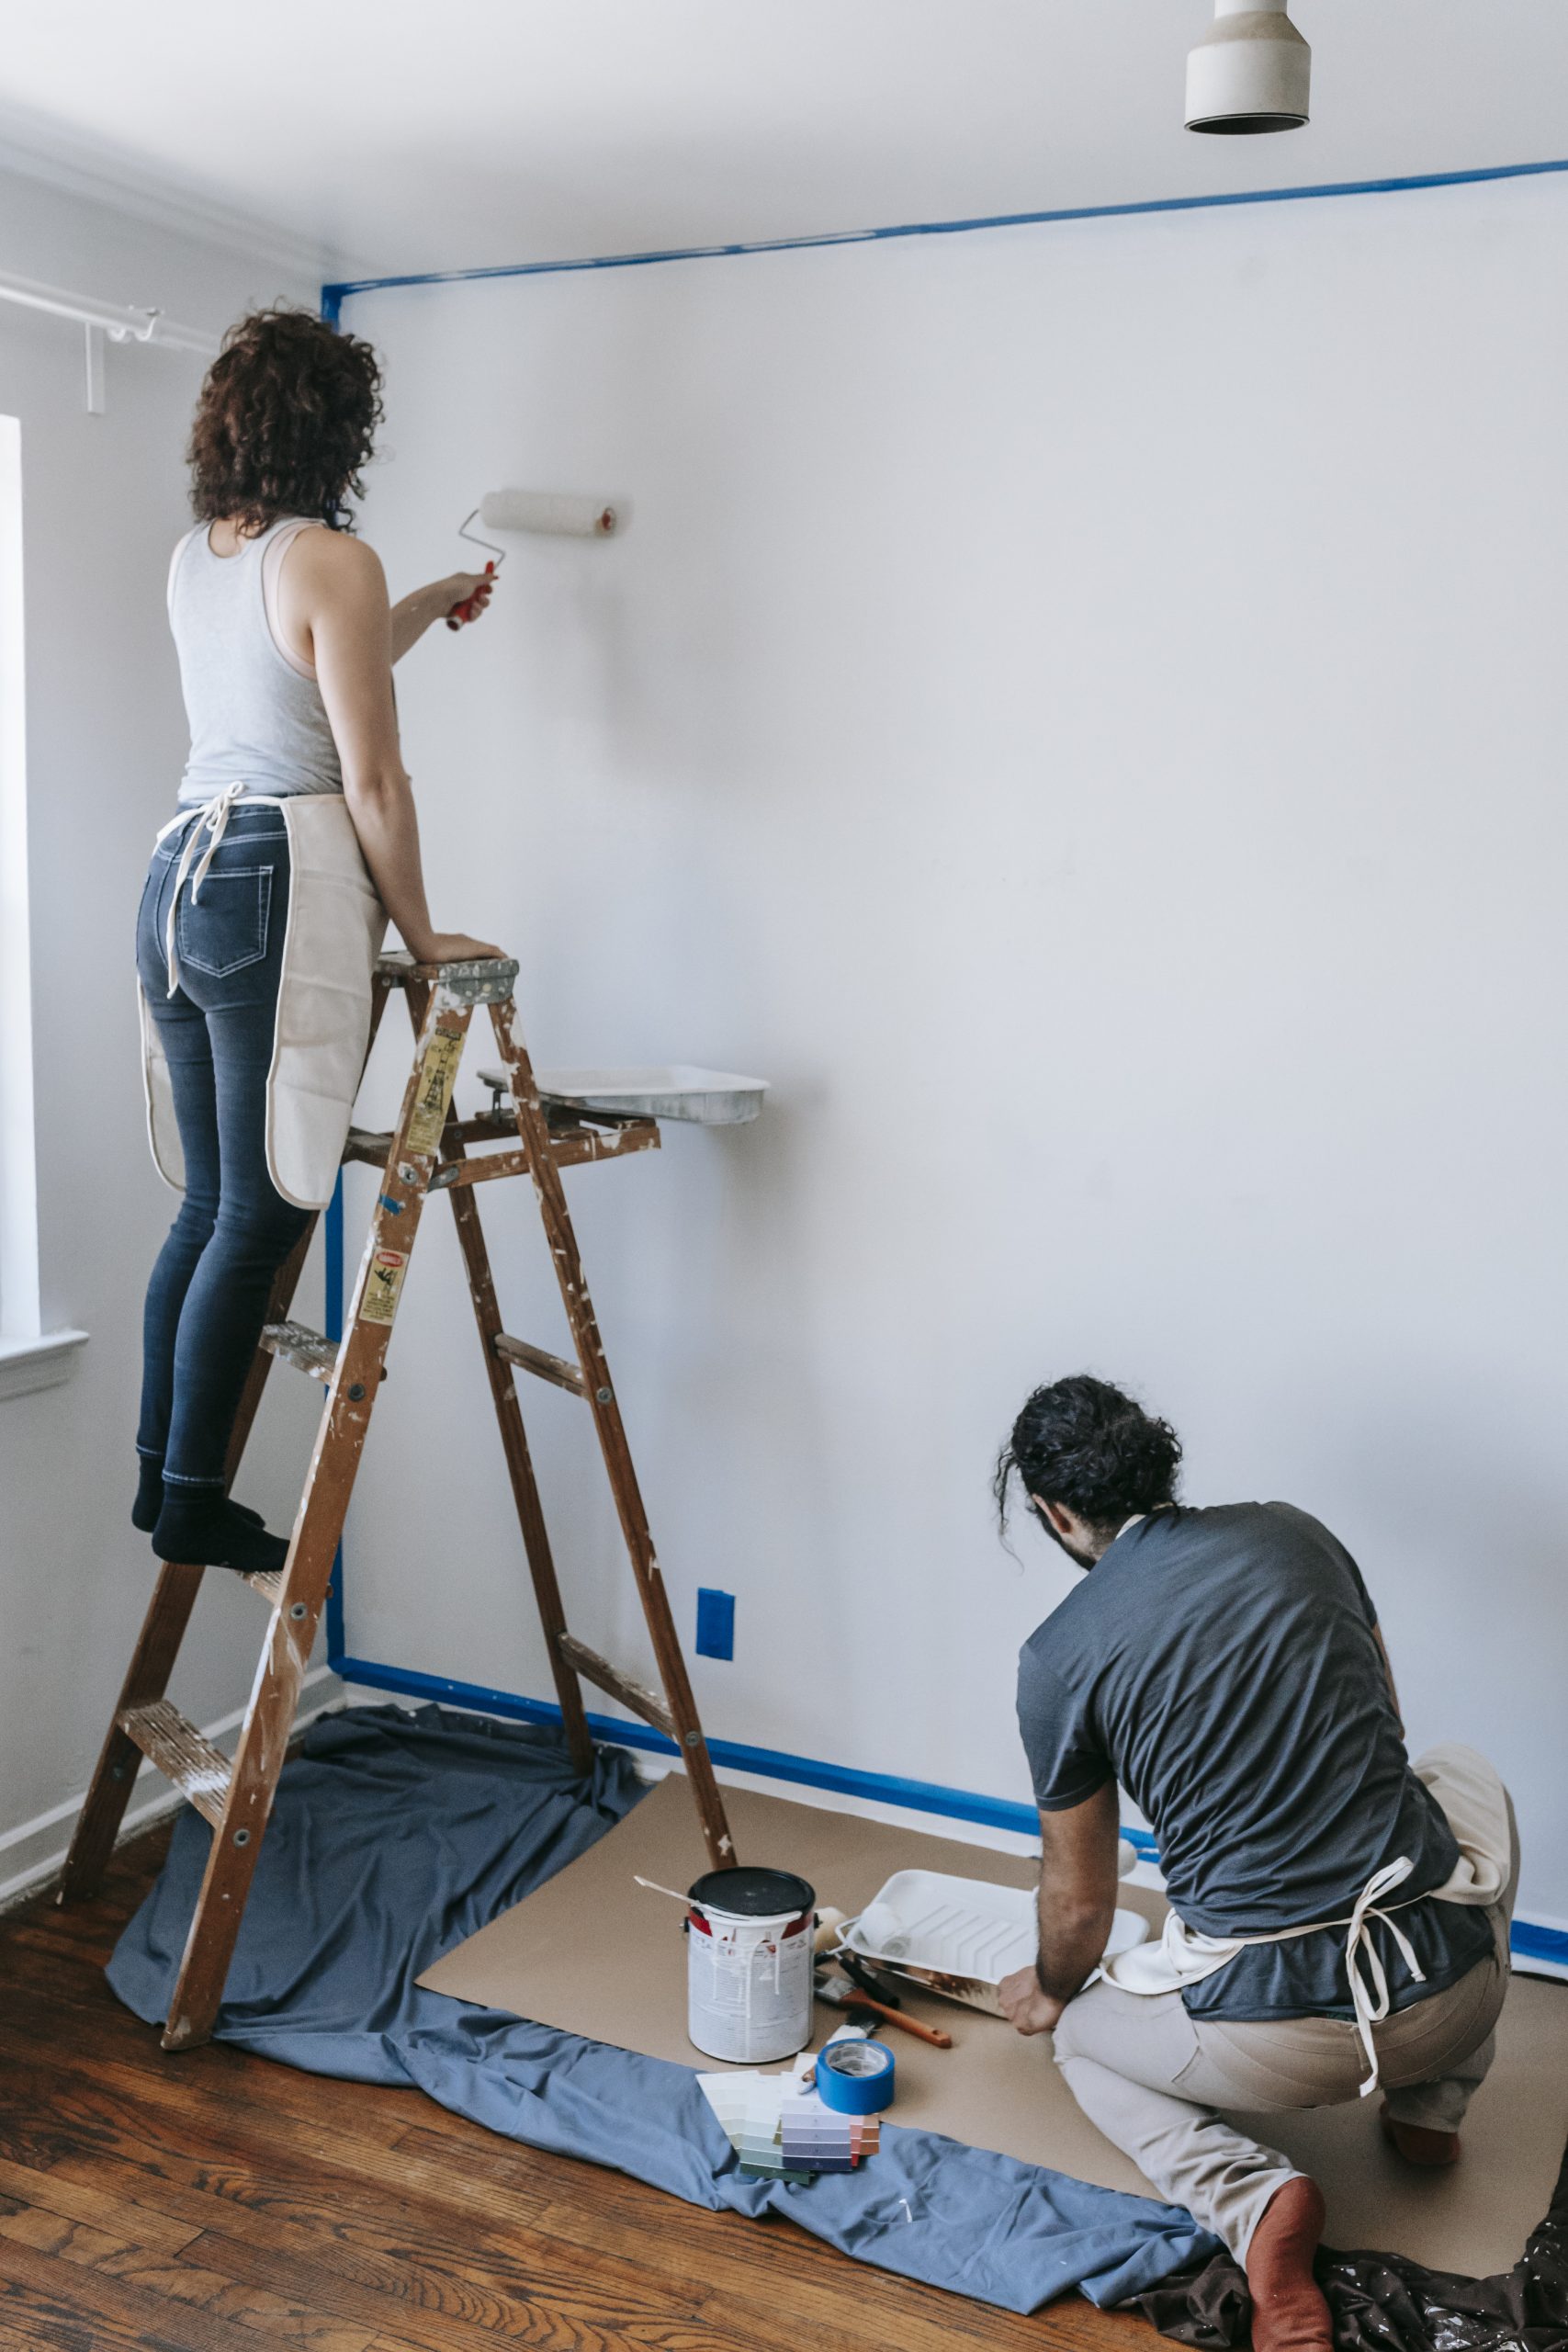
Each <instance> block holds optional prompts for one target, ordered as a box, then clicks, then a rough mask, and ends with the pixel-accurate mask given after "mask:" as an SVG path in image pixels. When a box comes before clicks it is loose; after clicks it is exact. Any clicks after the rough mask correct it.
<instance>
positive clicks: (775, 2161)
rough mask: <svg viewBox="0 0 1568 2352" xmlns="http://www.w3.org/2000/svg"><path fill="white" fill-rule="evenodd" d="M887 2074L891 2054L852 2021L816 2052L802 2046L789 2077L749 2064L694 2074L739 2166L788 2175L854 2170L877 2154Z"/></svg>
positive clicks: (888, 2090)
mask: <svg viewBox="0 0 1568 2352" xmlns="http://www.w3.org/2000/svg"><path fill="white" fill-rule="evenodd" d="M893 2080H894V2065H893V2053H892V2052H891V2051H890V2050H885V2049H884V2048H883V2046H882V2044H881V2043H880V2042H879V2041H870V2040H869V2039H868V2038H867V2036H866V2035H865V2033H864V2032H863V2030H861V2029H860V2028H859V2027H857V2026H845V2027H842V2028H841V2029H840V2031H839V2032H838V2033H836V2034H834V2035H833V2036H832V2038H831V2039H830V2040H829V2041H827V2042H825V2043H824V2045H823V2047H822V2050H821V2052H820V2053H819V2054H818V2056H817V2057H816V2058H811V2057H807V2055H806V2054H805V2053H804V2052H803V2053H802V2054H801V2056H800V2057H798V2058H797V2059H796V2060H795V2066H794V2068H793V2070H792V2071H791V2072H790V2073H789V2074H787V2075H764V2074H761V2073H758V2072H756V2071H755V2070H752V2069H747V2070H744V2071H741V2070H736V2071H734V2072H730V2073H726V2074H722V2075H698V2076H697V2081H698V2083H699V2084H700V2085H701V2086H702V2092H703V2096H704V2098H705V2099H706V2100H707V2103H708V2105H709V2106H710V2107H711V2108H712V2109H713V2111H714V2113H715V2114H716V2116H717V2118H718V2120H719V2121H720V2123H721V2124H722V2125H723V2127H724V2130H725V2133H726V2135H727V2137H728V2141H729V2143H730V2145H731V2146H732V2147H733V2148H734V2150H735V2153H736V2154H737V2155H738V2156H739V2159H740V2169H741V2171H742V2172H745V2173H752V2174H755V2175H757V2176H758V2177H761V2178H763V2179H768V2180H794V2181H803V2180H809V2179H811V2178H812V2177H813V2176H814V2175H816V2174H817V2173H819V2172H853V2171H854V2170H855V2168H856V2166H857V2165H860V2164H861V2163H862V2162H863V2160H864V2158H865V2157H867V2156H874V2154H876V2152H877V2149H878V2147H879V2146H880V2145H881V2124H880V2122H879V2120H878V2117H879V2113H880V2110H881V2109H883V2108H885V2107H886V2106H888V2105H889V2104H890V2103H891V2100H892V2097H893ZM818 2086H821V2087H818ZM824 2089H825V2090H826V2091H827V2097H824V2096H823V2091H824ZM844 2102H847V2104H845V2103H844Z"/></svg>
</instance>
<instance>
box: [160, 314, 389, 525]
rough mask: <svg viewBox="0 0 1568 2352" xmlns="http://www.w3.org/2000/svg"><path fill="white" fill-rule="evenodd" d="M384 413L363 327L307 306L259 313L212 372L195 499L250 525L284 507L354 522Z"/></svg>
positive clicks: (195, 448)
mask: <svg viewBox="0 0 1568 2352" xmlns="http://www.w3.org/2000/svg"><path fill="white" fill-rule="evenodd" d="M380 421H381V370H380V368H379V366H378V362H377V358H376V354H375V352H374V351H373V350H372V349H371V347H370V345H368V344H367V343H365V342H363V341H362V340H361V339H360V337H359V336H358V335H355V334H339V333H338V331H337V329H336V328H335V327H330V326H329V325H328V324H327V322H326V321H325V320H324V319H319V318H317V317H316V315H315V313H314V312H313V311H299V310H290V309H288V308H285V307H282V306H280V307H278V308H277V309H276V310H270V311H253V312H252V314H251V316H250V317H249V318H248V319H241V320H240V321H239V322H238V323H237V324H236V325H234V326H231V328H230V330H229V332H228V334H226V335H225V336H224V338H223V348H222V350H221V351H220V353H219V355H218V356H217V358H216V359H215V360H214V361H213V363H212V365H211V367H210V368H209V369H208V371H207V380H206V382H205V383H204V384H203V385H202V388H201V398H200V400H199V401H197V411H196V421H195V423H194V424H193V425H192V426H191V435H190V448H189V450H188V452H187V453H186V454H187V456H188V458H189V460H190V469H191V506H192V508H193V510H194V512H195V514H196V517H197V521H198V522H202V523H213V522H220V521H223V520H225V519H227V520H228V521H230V522H232V523H236V524H238V526H240V528H241V530H242V531H243V532H245V533H246V534H247V535H251V534H254V533H255V532H257V531H265V529H266V528H267V526H268V525H269V524H272V523H276V520H277V518H278V516H279V515H310V517H311V519H312V520H315V519H317V518H319V519H320V520H321V522H323V523H327V524H330V525H331V526H332V527H333V530H342V529H344V527H345V526H346V524H347V521H348V516H347V513H346V510H345V507H344V501H345V499H347V498H348V497H349V496H350V494H351V493H352V494H353V495H354V496H355V497H359V496H362V495H363V493H364V488H365V485H364V483H363V481H361V480H360V473H359V469H360V468H361V466H363V465H364V464H365V462H366V460H367V458H368V457H369V455H370V451H371V447H372V444H373V442H374V439H375V434H376V427H377V425H378V424H379V423H380Z"/></svg>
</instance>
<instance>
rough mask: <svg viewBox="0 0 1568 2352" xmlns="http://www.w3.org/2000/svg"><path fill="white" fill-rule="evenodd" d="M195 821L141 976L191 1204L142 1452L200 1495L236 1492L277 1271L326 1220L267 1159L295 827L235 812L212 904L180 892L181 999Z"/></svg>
mask: <svg viewBox="0 0 1568 2352" xmlns="http://www.w3.org/2000/svg"><path fill="white" fill-rule="evenodd" d="M196 818H197V812H196V811H194V810H193V812H192V815H191V819H190V822H191V823H192V824H194V823H195V822H196ZM188 830H189V827H188V826H185V825H182V826H181V827H180V828H179V830H178V831H175V832H172V833H169V834H167V835H166V836H165V837H164V840H163V841H161V842H159V843H158V845H157V847H156V849H155V850H154V851H153V853H152V865H151V866H150V867H149V869H148V874H147V883H146V887H145V888H144V889H143V891H142V894H141V913H140V915H139V916H138V918H137V925H136V966H137V970H138V972H139V973H140V975H141V985H142V988H143V989H145V991H146V995H147V1002H148V1005H149V1008H150V1010H151V1012H152V1019H153V1021H154V1022H155V1023H156V1024H157V1028H158V1035H159V1036H160V1038H161V1039H162V1041H163V1046H164V1054H165V1055H166V1056H167V1057H168V1064H169V1076H170V1079H171V1080H172V1081H173V1085H174V1096H175V1117H176V1118H177V1120H178V1122H179V1130H180V1142H181V1144H182V1145H183V1147H184V1149H185V1162H186V1193H185V1200H184V1203H183V1204H182V1205H181V1208H180V1212H179V1215H178V1216H176V1217H175V1222H174V1224H173V1226H172V1227H170V1231H169V1237H168V1239H167V1240H166V1241H165V1242H164V1247H163V1249H162V1250H161V1251H160V1252H159V1256H158V1262H157V1264H156V1265H155V1266H154V1267H153V1269H152V1281H151V1283H149V1284H148V1288H147V1306H146V1312H145V1315H144V1317H143V1322H142V1385H141V1423H140V1426H139V1428H138V1430H137V1438H136V1450H137V1452H138V1453H140V1454H141V1456H142V1457H143V1458H144V1459H145V1460H151V1461H161V1462H162V1464H163V1465H164V1483H165V1484H166V1485H167V1486H168V1487H171V1488H172V1489H173V1490H174V1492H175V1494H180V1493H185V1492H187V1491H188V1492H190V1493H191V1495H192V1498H193V1499H194V1498H196V1497H197V1495H198V1494H199V1493H201V1492H203V1491H205V1492H209V1493H219V1494H220V1493H221V1492H222V1491H223V1487H224V1485H225V1479H224V1464H225V1460H226V1457H227V1454H228V1450H229V1438H230V1433H231V1430H232V1429H233V1426H234V1416H235V1414H236V1413H237V1411H238V1409H239V1404H240V1397H241V1393H242V1391H243V1388H244V1385H245V1376H246V1374H247V1373H248V1372H249V1370H250V1367H251V1361H252V1358H253V1357H254V1353H255V1349H256V1342H257V1340H258V1339H259V1338H260V1336H261V1329H262V1325H263V1323H264V1322H265V1319H266V1307H267V1300H268V1296H269V1295H270V1293H271V1289H272V1281H273V1276H274V1275H275V1274H276V1272H277V1269H278V1267H279V1266H280V1265H281V1264H282V1262H283V1261H284V1259H285V1258H287V1256H288V1252H289V1251H290V1250H292V1248H293V1247H294V1244H295V1243H296V1241H298V1240H299V1236H300V1235H301V1234H302V1233H303V1232H304V1230H305V1228H306V1227H307V1226H308V1225H309V1223H310V1214H309V1212H308V1211H306V1210H304V1209H298V1208H295V1207H294V1206H293V1205H292V1204H291V1203H289V1202H288V1201H286V1200H285V1199H284V1198H283V1195H282V1194H281V1193H279V1192H278V1190H277V1188H276V1185H275V1184H274V1183H273V1181H272V1178H271V1176H270V1175H269V1174H268V1172H267V1164H266V1078H267V1071H268V1069H269V1068H270V1067H271V1063H272V1041H273V1028H274V1023H275V1019H276V1010H277V990H278V982H279V978H280V977H281V974H282V967H283V936H284V932H285V929H286V928H287V923H288V833H287V831H285V828H284V822H283V818H282V815H281V813H280V811H279V810H277V809H245V808H243V807H240V808H238V809H235V810H234V812H233V814H232V815H231V818H230V820H229V828H228V831H227V832H226V833H225V834H224V836H223V840H222V842H221V843H220V846H219V849H218V852H217V854H216V855H215V856H214V858H213V861H212V864H211V866H210V868H209V872H208V875H207V878H206V880H205V881H204V882H203V883H202V886H201V895H200V897H199V899H197V898H195V897H194V896H193V894H192V887H191V880H190V879H187V880H186V885H185V888H184V889H183V890H182V891H181V893H180V900H179V909H178V911H177V914H176V916H175V950H176V956H175V960H176V964H177V967H178V972H179V986H178V987H177V988H176V989H175V993H174V995H173V996H171V995H170V994H169V973H168V967H167V964H166V963H165V961H164V929H165V925H166V922H167V920H168V910H169V901H170V899H171V898H172V897H173V895H174V889H175V872H176V868H177V866H178V864H179V857H180V853H181V851H182V849H183V848H184V846H185V842H186V833H187V831H188ZM192 878H194V876H193V877H192Z"/></svg>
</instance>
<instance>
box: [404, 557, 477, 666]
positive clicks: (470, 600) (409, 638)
mask: <svg viewBox="0 0 1568 2352" xmlns="http://www.w3.org/2000/svg"><path fill="white" fill-rule="evenodd" d="M494 592H495V579H494V575H493V574H492V573H491V572H488V571H453V572H449V573H448V574H447V576H446V579H445V580H433V581H432V582H430V584H429V586H428V587H426V588H416V589H414V590H413V592H412V594H410V595H407V596H400V597H399V599H398V601H397V603H396V604H395V605H393V606H392V660H393V661H394V662H400V661H401V660H402V658H403V655H404V654H405V653H406V652H407V651H408V650H409V648H410V646H411V645H417V644H418V643H419V640H420V639H421V638H422V637H423V635H424V632H425V630H426V629H427V628H434V624H435V623H436V622H437V621H444V620H445V619H446V616H447V615H448V614H449V613H451V612H453V611H454V610H455V609H456V607H457V605H468V606H469V611H468V620H470V621H477V620H478V619H479V615H480V614H481V613H482V612H483V611H484V610H485V608H486V607H487V605H489V603H490V600H491V596H492V594H494Z"/></svg>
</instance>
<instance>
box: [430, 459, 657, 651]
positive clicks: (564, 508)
mask: <svg viewBox="0 0 1568 2352" xmlns="http://www.w3.org/2000/svg"><path fill="white" fill-rule="evenodd" d="M625 521H626V510H625V508H624V507H623V508H621V509H620V510H617V509H616V508H615V507H614V506H612V505H611V504H610V503H609V501H608V500H607V499H604V498H576V497H572V496H570V495H569V494H568V493H566V492H561V491H554V490H487V491H486V492H485V494H484V496H483V497H482V498H481V499H480V501H479V504H478V505H477V506H476V507H475V509H474V511H473V513H472V514H471V515H468V517H467V519H466V520H465V521H464V522H462V523H459V525H458V526H457V536H458V537H459V538H462V539H469V540H471V541H472V543H473V544H474V546H475V547H477V548H484V549H485V551H486V553H487V554H488V555H489V557H490V559H491V560H490V561H489V562H488V563H487V564H486V566H485V574H486V577H487V578H489V577H491V576H493V574H494V573H495V572H497V571H499V570H500V568H501V566H502V564H503V563H504V562H505V560H506V549H505V548H502V547H498V546H497V545H496V542H495V541H494V540H493V539H485V538H481V537H479V532H478V531H476V530H474V529H472V528H471V527H470V526H472V525H473V524H475V523H478V524H479V525H481V526H482V527H483V528H484V529H485V530H487V531H533V532H536V533H542V534H543V535H544V536H545V537H547V538H552V539H607V538H610V537H613V536H614V535H615V532H616V531H617V530H620V529H621V528H622V527H623V526H624V525H625ZM474 611H475V605H474V600H473V598H472V597H469V598H468V599H467V600H466V601H465V602H464V603H462V604H461V605H453V607H452V610H451V611H450V612H449V613H448V614H447V616H446V626H447V628H462V626H463V624H464V622H465V621H471V620H472V619H473V617H474Z"/></svg>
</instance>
